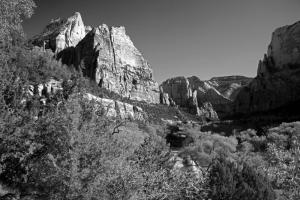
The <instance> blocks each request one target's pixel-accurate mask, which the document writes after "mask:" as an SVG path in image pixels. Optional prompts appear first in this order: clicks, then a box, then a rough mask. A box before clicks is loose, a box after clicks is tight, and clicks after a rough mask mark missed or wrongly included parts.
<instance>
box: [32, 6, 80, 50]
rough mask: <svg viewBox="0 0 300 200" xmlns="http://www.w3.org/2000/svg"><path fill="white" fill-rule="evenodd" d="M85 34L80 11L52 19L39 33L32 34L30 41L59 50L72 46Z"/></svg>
mask: <svg viewBox="0 0 300 200" xmlns="http://www.w3.org/2000/svg"><path fill="white" fill-rule="evenodd" d="M84 36H85V26H84V24H83V21H82V18H81V15H80V13H78V12H76V13H75V14H74V15H73V16H71V17H69V18H67V19H59V18H58V19H56V20H52V21H51V22H50V24H48V25H47V26H46V28H45V29H44V30H43V31H42V33H41V34H39V35H36V36H34V37H33V38H32V39H31V42H32V43H33V44H34V45H36V46H41V47H44V48H46V49H51V50H52V51H53V52H60V51H61V50H63V49H65V48H67V47H74V46H76V45H77V44H78V42H79V41H80V40H81V39H82V38H84Z"/></svg>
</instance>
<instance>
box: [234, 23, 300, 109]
mask: <svg viewBox="0 0 300 200" xmlns="http://www.w3.org/2000/svg"><path fill="white" fill-rule="evenodd" d="M299 100H300V22H297V23H295V24H293V25H289V26H284V27H281V28H278V29H276V30H275V31H274V32H273V34H272V40H271V43H270V45H269V48H268V53H267V54H266V55H265V56H264V59H263V60H262V61H259V65H258V70H257V76H256V77H255V79H253V81H251V83H250V84H249V85H248V86H246V87H244V88H243V89H242V90H241V91H240V92H239V94H238V95H237V97H236V99H235V102H234V110H233V111H234V113H235V114H238V113H240V114H249V113H255V112H266V111H271V110H274V109H278V108H284V107H285V106H287V105H288V106H289V107H291V104H292V103H293V102H299ZM296 107H297V105H295V108H296ZM298 107H299V106H298ZM298 112H299V111H298Z"/></svg>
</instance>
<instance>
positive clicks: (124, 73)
mask: <svg viewBox="0 0 300 200" xmlns="http://www.w3.org/2000/svg"><path fill="white" fill-rule="evenodd" d="M32 43H33V44H34V45H37V46H43V45H44V47H45V48H50V49H52V50H53V51H54V52H56V53H57V58H58V59H61V60H62V62H63V63H64V64H67V65H69V66H71V65H72V66H74V67H75V68H76V69H78V70H82V71H83V74H84V75H85V76H88V77H90V78H91V79H92V80H95V81H96V83H97V84H98V85H99V86H100V87H103V88H106V89H108V90H110V91H113V92H115V93H117V94H120V95H121V96H123V97H127V98H129V99H131V100H138V101H146V102H148V103H159V89H158V84H157V83H156V82H155V81H154V79H153V75H152V74H153V73H152V69H151V67H150V65H149V64H148V63H147V61H146V60H145V59H144V57H143V56H142V54H141V53H140V52H139V50H138V49H137V48H136V47H135V46H134V44H133V42H132V41H131V39H130V37H129V36H128V35H127V34H126V31H125V28H124V27H108V26H107V25H105V24H103V25H100V26H98V27H94V28H91V27H90V26H85V25H84V23H83V21H82V19H81V15H80V14H79V13H75V15H74V16H72V17H70V18H68V19H64V20H60V19H58V20H55V21H53V22H51V23H50V24H49V25H48V26H47V27H46V28H45V30H44V31H43V32H42V33H41V34H39V35H37V36H35V37H34V38H33V39H32Z"/></svg>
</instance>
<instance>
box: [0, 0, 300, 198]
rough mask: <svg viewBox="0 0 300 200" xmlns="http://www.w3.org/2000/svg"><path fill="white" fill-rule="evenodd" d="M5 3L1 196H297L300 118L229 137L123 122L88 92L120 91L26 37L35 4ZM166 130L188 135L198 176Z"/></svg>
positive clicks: (158, 113) (153, 111)
mask: <svg viewBox="0 0 300 200" xmlns="http://www.w3.org/2000/svg"><path fill="white" fill-rule="evenodd" d="M0 7H1V8H0V9H1V14H0V17H1V22H3V23H2V24H1V30H4V29H5V30H6V31H0V34H1V37H0V38H1V42H3V38H9V40H7V41H6V43H5V45H1V49H0V56H1V59H0V76H1V79H0V195H1V196H0V199H13V198H15V199H23V200H25V199H27V200H28V199H49V200H50V199H51V200H60V199H64V200H68V199H70V200H75V199H87V200H95V199H105V200H106V199H113V200H117V199H123V200H125V199H126V200H127V199H128V200H129V199H130V200H135V199H141V200H143V199H145V200H146V199H147V200H158V199H161V200H182V199H184V200H196V199H197V200H199V199H203V200H204V199H212V200H221V199H224V200H225V199H249V200H257V199H262V200H267V199H270V200H271V199H275V198H278V199H284V200H285V199H286V200H288V199H292V200H293V199H294V200H296V199H299V198H300V194H299V193H300V188H299V185H300V172H299V157H300V150H299V149H300V123H299V122H294V123H284V124H282V125H280V126H277V127H273V128H267V129H266V130H265V131H263V132H260V133H258V132H257V131H255V130H252V129H249V130H246V131H237V132H235V133H234V134H232V135H230V136H225V135H224V134H221V133H217V132H213V133H212V132H201V131H200V127H199V126H196V125H193V124H188V123H187V124H183V125H182V126H183V127H184V128H182V127H177V125H173V127H168V128H166V127H163V126H161V125H154V124H153V123H152V122H153V121H155V120H152V121H148V122H145V123H144V122H143V123H142V122H136V121H131V122H124V123H122V126H120V119H113V118H111V119H110V118H107V117H106V116H104V115H103V113H101V112H97V111H96V110H95V109H94V108H95V102H92V101H91V102H87V101H86V100H84V99H83V94H84V93H85V92H91V93H93V94H95V95H97V96H101V97H106V98H114V99H116V98H121V97H119V96H117V95H116V94H113V93H110V92H109V91H106V90H102V89H99V88H98V87H97V86H96V85H95V84H93V82H91V81H89V80H88V79H86V78H84V77H83V76H82V74H81V73H80V72H77V71H75V70H73V69H72V67H71V66H65V65H62V64H61V63H60V62H59V61H56V60H55V59H54V57H53V54H52V53H51V51H46V52H44V51H41V50H40V49H38V48H34V47H31V46H30V45H28V44H26V42H25V39H24V34H23V32H22V28H21V21H22V18H23V17H29V16H30V15H31V14H32V12H33V8H34V7H35V4H34V3H33V1H31V0H13V1H11V0H10V1H8V0H3V1H1V2H0ZM16 30H18V31H16ZM15 34H17V36H16V35H15ZM1 44H4V43H1ZM50 78H54V79H57V80H61V81H62V90H61V91H58V92H57V93H55V94H52V95H51V96H48V97H47V102H46V103H43V102H42V101H41V97H40V96H39V95H35V93H31V92H30V91H31V86H36V85H38V84H40V83H46V82H47V81H48V80H49V79H50ZM123 100H124V99H123ZM132 103H133V104H134V103H136V104H139V105H141V107H143V109H144V110H145V111H146V112H148V113H149V114H150V116H153V119H154V118H155V117H156V118H158V117H162V116H164V115H165V112H168V111H170V113H169V116H170V115H172V116H173V115H176V116H179V117H180V120H182V121H185V119H184V118H185V115H184V114H182V113H183V112H182V111H179V110H178V109H176V108H174V109H173V108H172V109H169V108H167V107H165V106H163V105H159V106H155V105H148V104H143V103H139V102H132ZM169 131H171V133H172V134H178V133H179V132H180V134H183V135H185V136H186V137H185V138H186V139H188V140H189V141H188V142H183V143H182V144H183V146H181V148H180V149H176V150H177V151H178V152H177V153H178V154H177V155H178V156H179V157H181V158H184V159H183V160H188V159H191V160H192V161H194V162H195V163H196V166H197V168H198V169H199V170H200V172H201V173H200V174H198V175H196V174H195V173H194V172H193V171H191V170H185V167H183V168H182V170H177V169H174V165H173V164H174V163H172V161H171V160H172V157H173V156H174V151H173V150H174V149H173V148H172V146H171V147H170V144H168V143H167V141H166V136H167V135H168V134H170V132H169Z"/></svg>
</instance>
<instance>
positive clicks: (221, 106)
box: [160, 76, 252, 119]
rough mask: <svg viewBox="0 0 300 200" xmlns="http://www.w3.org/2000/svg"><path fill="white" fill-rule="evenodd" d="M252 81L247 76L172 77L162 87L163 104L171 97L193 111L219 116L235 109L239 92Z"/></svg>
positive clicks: (211, 116) (213, 116)
mask: <svg viewBox="0 0 300 200" xmlns="http://www.w3.org/2000/svg"><path fill="white" fill-rule="evenodd" d="M251 80H252V79H251V78H247V77H243V76H227V77H215V78H212V79H210V80H208V81H201V80H200V79H199V78H198V77H196V76H192V77H189V78H185V77H176V78H171V79H168V80H166V81H164V82H163V83H162V84H161V86H160V87H161V97H162V98H161V103H163V104H167V103H166V100H165V99H166V98H169V101H170V100H173V101H174V102H175V103H176V105H179V106H181V107H187V108H188V111H189V112H190V113H192V114H196V115H198V116H205V117H207V118H210V119H218V115H222V114H223V113H227V112H230V111H231V104H232V101H233V100H234V99H235V97H236V95H237V93H238V91H240V89H241V88H243V87H244V86H246V85H247V84H248V83H249V82H250V81H251ZM217 113H218V114H217Z"/></svg>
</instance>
